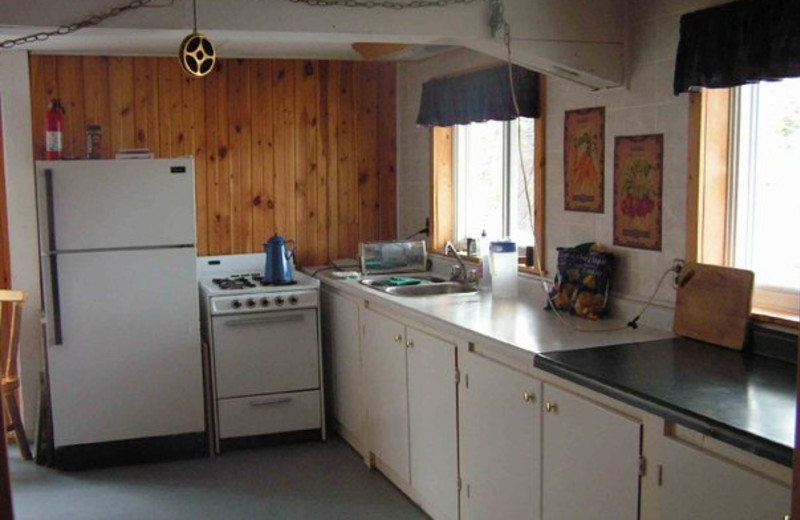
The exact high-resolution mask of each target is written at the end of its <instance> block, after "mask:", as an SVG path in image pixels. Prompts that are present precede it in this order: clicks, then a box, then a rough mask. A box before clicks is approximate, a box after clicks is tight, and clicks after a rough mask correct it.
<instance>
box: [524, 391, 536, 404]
mask: <svg viewBox="0 0 800 520" xmlns="http://www.w3.org/2000/svg"><path fill="white" fill-rule="evenodd" d="M534 399H536V396H535V395H533V392H525V393H524V394H522V400H523V401H525V402H526V403H530V402H533V400H534Z"/></svg>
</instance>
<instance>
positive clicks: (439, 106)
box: [417, 65, 539, 126]
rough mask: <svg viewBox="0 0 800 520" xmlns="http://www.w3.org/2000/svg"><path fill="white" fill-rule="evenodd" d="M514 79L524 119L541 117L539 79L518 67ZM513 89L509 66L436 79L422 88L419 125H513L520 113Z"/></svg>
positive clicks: (515, 67)
mask: <svg viewBox="0 0 800 520" xmlns="http://www.w3.org/2000/svg"><path fill="white" fill-rule="evenodd" d="M513 76H514V91H515V93H516V95H517V102H518V104H519V111H520V115H522V116H523V117H539V75H538V74H537V73H535V72H532V71H530V70H527V69H524V68H522V67H517V66H516V65H514V66H513ZM509 85H510V83H509V78H508V66H507V65H501V66H498V67H493V68H491V69H486V70H481V71H477V72H471V73H469V74H464V75H462V76H456V77H448V78H438V79H432V80H430V81H428V82H426V83H425V84H423V85H422V100H421V102H420V107H419V115H418V116H417V124H418V125H420V126H452V125H465V124H467V123H476V122H482V121H489V120H495V121H511V120H512V119H515V118H516V117H517V113H516V111H515V110H514V103H513V101H512V99H511V91H510V89H509Z"/></svg>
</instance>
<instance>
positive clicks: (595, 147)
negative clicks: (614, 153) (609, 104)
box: [564, 107, 605, 213]
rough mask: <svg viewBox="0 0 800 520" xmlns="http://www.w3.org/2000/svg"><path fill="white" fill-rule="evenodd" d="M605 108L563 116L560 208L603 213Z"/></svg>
mask: <svg viewBox="0 0 800 520" xmlns="http://www.w3.org/2000/svg"><path fill="white" fill-rule="evenodd" d="M604 131H605V109H604V108H603V107H596V108H584V109H581V110H569V111H567V112H565V113H564V209H565V210H567V211H586V212H590V213H603V210H604V208H603V205H604V198H603V180H604V179H603V177H604V172H603V168H604V167H605V144H604V143H605V141H604Z"/></svg>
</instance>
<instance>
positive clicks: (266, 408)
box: [218, 390, 322, 439]
mask: <svg viewBox="0 0 800 520" xmlns="http://www.w3.org/2000/svg"><path fill="white" fill-rule="evenodd" d="M319 398H320V397H319V390H312V391H308V392H291V393H285V394H270V395H256V396H250V397H238V398H235V399H220V400H219V402H218V406H219V436H220V438H223V439H224V438H230V437H244V436H250V435H263V434H267V433H280V432H290V431H296V430H312V429H315V428H321V427H322V421H321V418H320V402H319Z"/></svg>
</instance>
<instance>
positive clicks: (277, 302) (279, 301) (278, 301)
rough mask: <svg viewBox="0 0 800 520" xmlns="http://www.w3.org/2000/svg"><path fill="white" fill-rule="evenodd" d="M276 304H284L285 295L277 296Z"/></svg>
mask: <svg viewBox="0 0 800 520" xmlns="http://www.w3.org/2000/svg"><path fill="white" fill-rule="evenodd" d="M275 305H283V297H282V296H276V297H275Z"/></svg>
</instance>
